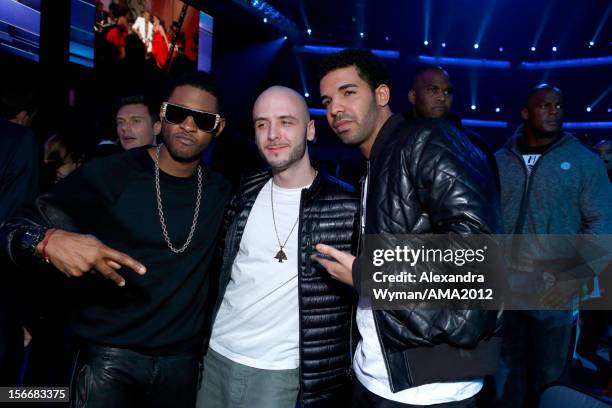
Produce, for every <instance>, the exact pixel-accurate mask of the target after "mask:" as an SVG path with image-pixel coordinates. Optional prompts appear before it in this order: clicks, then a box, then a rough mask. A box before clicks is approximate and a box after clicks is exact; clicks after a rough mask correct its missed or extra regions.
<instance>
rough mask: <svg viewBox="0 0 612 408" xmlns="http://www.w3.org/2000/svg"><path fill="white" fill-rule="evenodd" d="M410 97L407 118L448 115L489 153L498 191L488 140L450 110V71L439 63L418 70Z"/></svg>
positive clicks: (436, 117)
mask: <svg viewBox="0 0 612 408" xmlns="http://www.w3.org/2000/svg"><path fill="white" fill-rule="evenodd" d="M408 100H409V101H410V103H411V104H412V111H411V112H408V113H406V114H404V117H405V118H406V120H412V119H415V118H429V119H445V120H447V121H448V122H450V123H451V124H453V125H454V126H455V127H456V128H457V129H458V130H459V131H461V132H463V133H464V134H465V135H466V136H467V138H468V139H469V140H470V142H472V144H473V145H474V146H476V147H477V148H478V149H479V150H480V151H481V152H482V153H483V154H484V155H485V156H486V159H487V163H489V167H491V170H492V171H493V174H494V175H495V176H496V178H495V182H496V187H497V191H498V192H499V190H500V186H499V175H498V173H499V171H498V168H497V162H496V161H495V155H494V154H493V151H492V150H491V148H490V146H489V144H488V143H487V142H486V141H485V140H484V139H483V138H482V137H481V136H480V135H479V134H478V133H476V132H474V131H473V130H471V129H467V128H464V127H463V124H462V123H461V118H460V117H459V116H457V115H455V114H454V113H451V112H450V110H451V107H452V106H453V85H452V83H451V80H450V76H449V75H448V72H446V70H445V69H444V68H442V67H438V66H429V67H427V68H424V69H422V70H420V71H419V72H417V74H416V75H415V77H414V80H413V81H412V88H411V89H410V91H408Z"/></svg>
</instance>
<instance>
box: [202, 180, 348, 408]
mask: <svg viewBox="0 0 612 408" xmlns="http://www.w3.org/2000/svg"><path fill="white" fill-rule="evenodd" d="M270 177H271V174H270V173H268V172H264V173H260V174H257V175H254V176H252V177H249V178H247V179H245V180H244V181H243V182H242V185H241V188H240V192H239V194H238V195H236V197H235V198H234V199H233V200H232V202H231V204H230V206H229V209H228V211H227V216H226V220H225V229H226V230H227V233H226V235H225V240H224V241H225V242H224V245H225V251H224V254H223V261H222V267H221V276H220V282H219V296H218V301H217V304H216V305H215V308H214V314H213V315H214V316H215V315H216V313H217V311H218V310H219V307H220V303H221V300H222V299H223V295H224V293H225V288H226V286H227V283H228V282H229V279H230V276H231V272H232V265H233V263H234V259H235V258H236V255H237V254H238V249H239V247H240V240H241V239H242V234H243V232H244V228H245V226H246V222H247V219H248V217H249V213H250V212H251V209H252V208H253V204H254V203H255V199H256V198H257V194H258V193H259V191H260V190H261V189H262V188H263V186H264V185H265V184H266V182H267V181H268V180H269V179H270ZM358 214H359V199H358V196H357V194H356V193H355V192H354V191H353V189H352V188H351V187H350V186H349V185H347V184H345V183H343V182H341V181H339V180H337V179H334V178H332V177H329V176H325V175H322V174H321V173H320V172H319V174H318V175H317V177H316V178H315V180H314V181H313V183H312V185H311V186H310V188H308V189H304V190H302V198H301V204H300V222H299V228H298V231H299V232H298V251H299V260H300V262H299V267H300V270H299V273H298V279H299V281H298V282H299V283H298V291H299V309H300V316H299V318H300V336H299V338H300V344H299V346H300V402H301V404H302V406H303V407H334V406H337V407H345V406H349V405H350V390H351V388H350V382H351V381H350V378H351V360H352V351H353V341H352V340H351V335H352V331H353V330H354V331H355V332H356V331H357V328H356V327H353V321H354V305H355V300H356V294H355V292H354V291H353V289H352V288H350V287H349V286H347V285H345V284H343V283H340V282H338V281H336V280H334V279H332V278H331V277H330V275H329V274H328V273H327V271H325V269H324V268H323V267H322V266H321V265H320V264H319V263H317V262H315V261H312V260H311V258H310V255H311V254H312V253H313V251H314V245H316V244H317V243H325V244H329V245H333V246H334V247H336V248H337V249H340V250H343V251H351V252H353V253H354V252H355V249H356V246H357V245H356V240H355V238H354V237H356V234H353V232H354V229H355V228H356V226H357V222H358V221H357V220H358V218H357V217H358Z"/></svg>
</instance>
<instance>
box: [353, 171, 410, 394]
mask: <svg viewBox="0 0 612 408" xmlns="http://www.w3.org/2000/svg"><path fill="white" fill-rule="evenodd" d="M366 184H368V186H367V188H368V190H370V186H369V184H370V160H368V161H367V169H366V176H365V178H364V179H363V182H362V183H361V201H360V203H359V240H358V243H357V256H359V255H360V254H361V249H362V248H361V247H362V241H363V240H364V239H365V211H364V210H366V209H365V204H364V201H365V200H364V198H366V197H365V195H366V194H365V192H366V191H365V189H366ZM366 199H367V198H366ZM353 284H354V285H355V284H361V283H360V282H353ZM357 307H359V306H357ZM370 308H371V303H370ZM370 312H371V313H372V319H373V320H374V327H375V328H376V337H377V339H378V344H379V345H380V351H381V354H382V357H383V361H384V362H385V368H386V370H387V376H388V377H389V388H390V389H391V391H392V392H395V388H394V387H393V381H391V370H390V369H389V360H388V359H387V355H386V354H385V350H384V346H383V342H382V340H381V337H380V329H379V327H378V321H377V320H376V314H375V313H374V310H373V309H371V310H370ZM351 324H352V320H351ZM351 341H352V337H351ZM352 352H353V348H352V347H351V354H352ZM352 361H353V360H352V357H351V362H352ZM406 374H407V375H408V380H409V381H410V382H412V375H411V374H410V372H408V373H406Z"/></svg>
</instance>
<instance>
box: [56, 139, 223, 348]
mask: <svg viewBox="0 0 612 408" xmlns="http://www.w3.org/2000/svg"><path fill="white" fill-rule="evenodd" d="M160 189H161V197H162V203H163V211H164V217H165V221H166V225H167V229H168V234H169V236H170V240H171V242H172V244H173V245H174V247H175V248H180V247H181V246H182V245H183V243H184V242H185V240H186V239H187V235H188V233H189V229H190V227H191V224H192V220H193V214H194V210H195V203H196V192H197V176H193V177H189V178H179V177H173V176H170V175H168V174H166V173H164V172H163V171H160ZM229 196H230V185H229V183H228V182H227V181H226V180H225V179H224V178H223V177H222V176H220V175H219V174H216V173H212V172H209V171H207V170H206V169H204V168H203V182H202V198H201V204H200V211H199V218H198V223H197V227H196V229H195V233H194V235H193V239H192V241H191V244H190V245H189V247H188V248H187V250H186V251H185V252H183V253H181V254H175V253H174V252H172V251H171V250H170V249H169V248H168V246H167V244H166V242H165V241H164V239H163V235H162V229H161V224H160V219H159V214H158V210H157V204H156V195H155V179H154V162H153V160H151V157H150V156H149V154H148V153H147V150H146V149H145V148H140V149H134V150H130V151H127V152H124V153H121V154H117V155H113V156H109V157H105V158H102V159H97V160H93V161H91V162H89V163H87V164H86V165H85V166H83V167H82V168H81V169H79V170H78V171H77V172H75V173H74V174H73V175H71V176H70V177H68V178H67V179H66V180H64V182H62V183H60V184H58V186H57V188H56V189H55V190H54V191H53V192H52V195H51V197H52V198H51V199H50V200H49V201H50V203H51V204H52V208H54V209H56V210H57V209H59V210H60V211H56V210H55V211H49V214H51V218H52V219H51V220H50V221H51V223H52V224H54V225H57V226H58V227H63V228H65V229H71V230H75V231H78V232H81V233H88V234H92V235H94V236H96V237H97V238H99V239H100V240H101V241H102V242H103V243H105V244H106V245H108V246H109V247H111V248H114V249H116V250H118V251H121V252H125V253H126V254H128V255H130V256H131V257H132V258H134V259H136V260H138V261H140V262H141V263H142V264H144V265H145V266H146V267H147V273H146V274H145V275H143V276H140V275H138V274H137V273H136V272H133V271H132V270H129V269H127V268H123V269H122V270H120V273H121V275H123V276H124V277H125V280H126V285H125V286H124V287H118V286H117V285H116V284H115V283H114V282H112V281H110V280H107V279H105V278H103V277H102V276H101V275H100V274H97V273H95V274H91V275H87V276H84V277H80V278H73V279H70V281H71V284H72V285H74V287H73V288H72V289H73V293H74V300H75V303H76V304H75V313H74V315H73V318H72V327H73V330H74V331H75V332H76V333H77V335H79V336H80V337H82V338H84V339H85V340H87V341H91V342H94V343H99V344H103V345H106V346H111V347H123V348H130V349H133V350H137V351H140V352H143V353H148V354H174V353H179V352H181V351H184V350H186V349H189V348H192V347H197V345H199V344H201V341H202V340H203V337H204V334H205V333H207V332H208V330H209V329H210V324H211V322H210V311H209V310H208V308H207V305H208V304H209V303H210V302H211V299H209V297H208V296H209V288H210V285H211V274H217V273H218V271H212V270H209V269H211V268H209V267H210V265H211V262H212V259H213V254H214V248H215V245H216V242H217V238H218V233H219V229H220V226H221V222H222V217H223V212H224V207H225V204H226V202H227V200H228V198H229Z"/></svg>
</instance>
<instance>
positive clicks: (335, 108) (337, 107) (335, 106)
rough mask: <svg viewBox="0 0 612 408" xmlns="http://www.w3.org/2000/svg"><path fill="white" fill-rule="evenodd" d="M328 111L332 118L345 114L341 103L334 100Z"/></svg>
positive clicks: (330, 103)
mask: <svg viewBox="0 0 612 408" xmlns="http://www.w3.org/2000/svg"><path fill="white" fill-rule="evenodd" d="M326 110H327V113H328V114H329V115H331V117H332V118H335V117H336V116H338V114H339V113H342V112H344V106H343V105H342V104H341V103H339V102H337V101H333V100H332V101H329V103H328V104H327V107H326Z"/></svg>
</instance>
